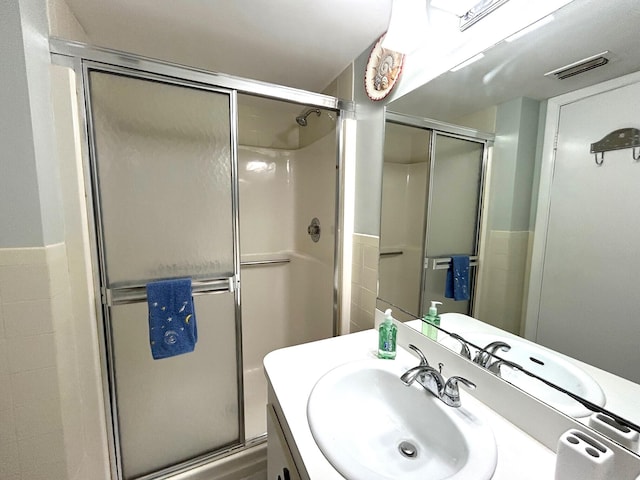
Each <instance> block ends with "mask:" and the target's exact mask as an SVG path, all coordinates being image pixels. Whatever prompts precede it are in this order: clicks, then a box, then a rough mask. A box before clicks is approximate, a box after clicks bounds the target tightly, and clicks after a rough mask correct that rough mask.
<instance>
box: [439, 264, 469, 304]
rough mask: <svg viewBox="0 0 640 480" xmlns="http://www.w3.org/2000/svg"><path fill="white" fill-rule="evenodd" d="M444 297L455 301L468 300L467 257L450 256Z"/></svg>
mask: <svg viewBox="0 0 640 480" xmlns="http://www.w3.org/2000/svg"><path fill="white" fill-rule="evenodd" d="M444 296H445V297H446V298H453V299H454V300H456V301H459V300H469V256H468V255H452V256H451V266H450V267H449V270H447V280H446V283H445V288H444Z"/></svg>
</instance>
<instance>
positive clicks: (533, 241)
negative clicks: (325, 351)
mask: <svg viewBox="0 0 640 480" xmlns="http://www.w3.org/2000/svg"><path fill="white" fill-rule="evenodd" d="M639 20H640V12H639V11H638V6H637V2H636V1H634V0H620V1H616V2H599V1H595V0H574V1H573V2H570V3H569V4H567V5H566V6H565V7H563V8H562V9H560V10H558V11H557V12H555V13H554V14H553V17H551V18H547V19H545V21H544V22H539V25H538V26H539V28H537V29H535V30H534V29H531V30H529V31H528V33H527V35H525V36H521V37H519V38H516V37H513V38H511V39H507V40H510V41H503V42H500V43H498V44H496V45H494V46H493V47H492V48H490V49H488V50H487V51H485V52H484V58H482V59H481V60H479V61H477V62H475V63H473V64H470V65H469V66H467V67H466V68H463V69H461V70H458V71H456V72H446V73H444V74H442V75H441V76H440V77H438V78H435V79H434V80H432V81H430V82H429V83H427V84H425V85H424V86H423V87H421V88H419V89H417V90H415V91H413V92H411V93H409V94H407V95H405V96H404V97H402V98H400V99H398V100H396V101H394V102H392V103H391V104H390V105H389V106H388V109H389V110H390V111H392V112H400V113H402V114H405V115H409V116H414V117H419V118H423V119H424V118H430V119H436V120H437V121H441V122H448V123H451V124H456V125H462V126H465V127H470V128H474V129H477V130H481V131H485V132H492V133H495V143H494V145H493V148H492V152H491V158H490V168H489V170H490V175H489V177H488V178H487V179H486V182H485V185H484V186H485V187H486V192H485V195H484V198H483V206H482V209H481V217H482V228H481V229H480V236H479V239H478V245H477V248H478V255H479V257H480V265H479V266H478V267H477V274H476V282H475V285H474V288H473V295H474V298H473V302H472V303H473V305H472V310H471V313H472V317H474V318H473V320H474V322H475V323H471V324H467V325H464V326H462V325H457V326H455V325H449V328H454V329H455V328H458V330H452V331H454V332H455V333H457V334H459V335H460V336H462V337H464V338H466V339H467V340H469V343H471V344H473V343H475V342H473V341H471V340H470V338H471V337H473V336H475V337H476V341H478V342H480V344H482V343H484V342H485V341H486V342H487V343H490V342H489V338H488V337H483V338H482V341H480V338H479V337H477V335H479V334H481V333H482V334H487V335H489V334H490V335H493V336H492V337H491V339H494V338H495V340H498V339H505V338H511V339H512V343H514V345H516V342H518V340H522V339H521V338H518V337H516V335H519V336H524V337H526V339H527V341H531V342H537V343H538V344H539V345H535V344H533V343H532V344H531V346H530V348H531V349H535V348H539V349H544V348H546V347H548V349H546V350H540V351H544V352H545V354H546V353H548V352H547V350H548V351H549V352H551V353H549V355H554V356H553V357H549V358H552V359H553V360H554V361H555V360H557V359H561V360H562V361H564V360H566V361H567V362H570V363H571V364H572V365H574V366H577V368H579V369H580V371H582V372H586V373H587V374H588V375H589V376H590V377H592V378H593V379H594V380H595V382H596V383H597V384H598V385H599V387H600V388H601V389H602V390H603V391H604V397H605V399H604V408H605V409H606V410H607V411H609V412H610V413H611V414H612V415H613V416H614V417H617V418H621V419H626V421H627V422H628V423H630V424H633V425H638V424H640V400H639V399H640V386H639V385H638V383H639V382H640V369H638V368H637V365H638V364H639V363H640V350H638V344H640V322H638V321H637V314H638V312H640V297H638V296H637V295H636V294H635V291H634V285H635V283H636V282H637V272H638V271H639V270H640V256H638V255H636V253H635V249H636V248H637V245H638V244H639V243H640V229H639V228H638V227H637V225H636V223H637V222H635V221H634V220H633V219H634V218H635V217H636V215H637V213H636V212H637V211H638V208H639V207H640V193H638V189H637V177H638V175H639V174H640V172H639V171H638V168H639V164H638V163H637V162H634V161H633V160H632V159H631V153H630V151H626V150H620V151H615V152H607V153H606V155H605V162H604V164H603V165H602V166H600V167H598V166H597V165H596V164H595V162H594V157H593V155H591V154H590V153H589V147H590V143H594V142H597V141H599V140H600V139H602V138H603V137H605V136H606V135H607V134H609V133H610V132H611V131H614V130H616V129H620V128H627V127H635V128H640V124H639V123H638V121H637V111H638V109H639V108H640V104H639V103H640V101H639V100H638V99H640V74H635V76H634V75H631V76H629V77H623V76H625V75H629V74H633V72H638V71H640V51H639V50H638V49H637V45H638V44H640V29H638V28H637V24H638V21H639ZM594 32H601V33H602V34H594ZM602 52H607V57H608V59H609V61H608V62H606V63H604V62H603V66H601V67H599V68H594V69H590V70H586V71H585V72H583V73H581V74H579V75H573V76H570V77H568V78H566V79H564V80H559V79H556V78H553V76H545V75H544V74H545V73H547V72H551V71H553V70H557V69H559V68H560V67H562V66H563V65H569V64H572V63H575V62H576V61H579V60H581V59H585V58H588V57H591V56H593V55H594V54H599V53H602ZM616 78H623V79H621V80H619V82H618V83H617V84H615V85H613V86H609V87H594V88H593V89H592V90H591V91H590V92H588V94H584V95H583V97H584V98H585V99H584V101H583V100H582V97H576V98H574V99H573V100H571V101H568V100H567V101H566V102H565V103H564V104H561V103H558V102H559V101H558V102H555V103H554V102H549V103H547V99H549V98H552V97H556V96H558V95H563V94H567V93H568V92H573V91H577V90H579V89H582V88H585V87H590V86H593V85H599V84H601V83H602V82H605V81H611V80H612V79H616ZM623 87H624V88H623ZM616 92H617V93H616ZM616 95H617V96H616ZM547 109H549V112H547ZM560 112H562V116H561V115H560ZM547 115H548V116H547ZM547 118H548V121H547ZM560 118H566V119H569V120H570V121H569V123H563V124H560V123H561V122H560V121H559V119H560ZM545 122H546V123H545ZM558 126H559V127H558ZM545 127H546V130H547V131H545ZM557 128H560V129H561V132H560V141H559V142H558V143H557V144H556V143H555V135H556V134H557V133H558V130H557ZM556 148H557V158H556V155H555V151H556ZM428 153H432V151H428ZM425 156H426V153H425ZM554 162H555V163H554ZM554 172H555V173H554ZM554 175H555V177H554ZM558 179H559V180H560V182H556V180H558ZM385 181H386V177H385ZM429 183H430V182H428V183H427V185H429ZM389 185H390V184H389V183H387V186H386V187H385V192H384V194H385V195H386V194H387V192H388V190H390V188H387V187H389ZM396 195H399V194H398V193H397V192H396ZM539 197H540V198H539ZM426 198H428V197H426ZM538 201H540V202H541V203H540V205H541V206H542V207H541V208H538ZM383 202H384V198H383ZM425 205H427V203H426V202H425ZM445 214H446V212H445ZM383 216H384V213H383ZM426 218H427V219H428V213H427V214H426ZM449 218H450V219H451V217H449ZM451 221H452V222H453V221H454V219H451ZM427 224H428V221H427ZM534 227H535V233H536V235H535V238H534V235H533V233H534ZM424 228H425V229H426V226H425V227H424ZM385 234H386V230H383V231H382V232H381V244H382V245H383V246H384V242H385V239H384V237H385ZM449 253H458V252H455V251H453V250H451V251H450V252H449ZM384 261H385V259H381V261H380V262H381V263H380V275H381V278H380V297H381V298H385V297H384V294H385V290H384V289H383V284H384V283H385V280H384V279H383V278H382V276H383V275H384V274H385V272H386V270H388V269H387V266H385V265H384V263H383V262H384ZM423 266H424V258H420V259H419V260H418V267H419V268H422V267H423ZM398 268H400V267H398ZM401 273H402V271H400V273H398V272H396V274H397V275H400V274H401ZM413 275H414V276H415V273H414V274H413ZM549 280H554V281H551V282H549ZM440 290H441V288H440ZM418 291H419V292H421V291H422V290H418ZM603 296H604V297H605V298H602V297H603ZM396 298H398V299H399V298H400V297H396ZM424 300H427V301H428V300H431V299H430V298H427V299H424ZM399 301H400V300H399ZM392 303H394V302H392ZM398 305H399V306H401V307H402V306H403V304H402V303H398ZM527 305H528V307H527ZM421 306H422V305H421V304H420V303H419V304H418V308H419V309H418V310H416V306H415V294H414V299H413V304H411V306H408V307H407V308H406V310H407V311H408V312H410V313H411V314H413V316H414V317H421V316H422V315H423V314H424V313H425V311H424V310H423V309H422V308H420V307H421ZM456 311H457V310H456V302H452V301H451V300H448V303H445V304H444V305H443V306H442V307H441V309H440V312H441V313H442V312H456ZM416 312H417V315H416V314H415V313H416ZM455 317H456V315H455V314H452V313H444V314H443V316H442V323H441V325H442V327H443V328H444V329H448V325H447V324H448V323H455V322H449V320H452V319H454V318H455ZM459 317H461V316H459ZM407 319H408V318H407ZM447 337H448V342H450V346H451V348H454V349H455V350H456V351H458V352H459V351H460V350H461V343H460V342H459V341H458V340H455V339H452V338H450V337H449V336H447ZM467 337H468V338H467ZM507 343H508V342H507ZM525 345H527V344H526V343H525ZM485 346H486V344H485V345H479V346H478V347H485ZM471 350H473V349H471ZM515 350H516V349H515V347H512V348H511V350H510V351H509V352H503V351H501V352H497V353H496V356H498V357H501V356H503V355H504V360H506V361H509V358H508V355H509V353H513V354H515ZM512 351H513V352H512ZM531 351H533V350H531ZM540 351H538V350H536V353H539V352H540ZM531 357H533V358H537V359H538V360H540V358H538V357H536V356H534V355H531ZM513 361H514V362H516V363H518V362H517V361H516V360H513ZM542 361H543V363H546V362H544V360H542ZM556 363H557V362H556ZM558 364H559V363H558ZM562 365H565V364H564V363H562ZM521 366H522V368H523V370H526V371H529V370H528V368H525V367H526V366H523V365H521ZM538 366H540V365H538ZM546 366H548V365H546ZM540 367H542V366H540ZM556 367H557V366H556ZM529 368H531V370H533V369H534V367H533V365H530V366H529ZM496 369H497V370H498V371H499V372H500V373H501V376H502V377H503V378H505V379H506V378H507V377H508V376H509V375H510V373H509V372H510V371H512V370H513V369H512V368H510V367H504V365H499V366H497V367H496ZM549 370H550V369H544V368H543V369H542V370H541V371H539V373H540V376H541V377H543V378H552V377H553V375H550V374H549V372H548V371H549ZM560 371H561V369H560V367H557V368H555V372H554V373H558V372H560ZM569 371H570V369H568V368H565V369H564V370H562V371H561V373H562V374H561V375H560V374H558V375H556V376H555V377H553V378H554V382H557V383H558V387H560V388H562V389H565V390H567V391H571V387H572V385H571V382H574V380H575V378H576V377H577V376H578V374H577V373H575V371H573V373H572V374H570V373H568V372H569ZM543 374H544V375H543ZM512 380H513V378H512ZM513 383H516V381H515V380H514V381H513ZM587 383H589V382H588V381H587V380H583V381H582V382H581V386H582V387H585V391H584V392H587V391H588V390H589V389H588V388H586V384H587ZM592 390H593V389H592ZM584 392H583V394H584V395H585V396H588V393H584ZM540 396H541V397H542V395H540ZM547 401H548V402H549V403H550V404H553V400H552V399H547ZM594 403H598V402H594ZM576 416H578V415H576ZM580 418H581V420H582V421H584V422H585V423H589V424H590V425H591V424H592V423H593V424H594V425H595V424H596V423H597V422H598V421H599V420H598V419H596V418H594V416H589V417H580ZM605 423H606V422H605ZM601 428H604V427H602V426H601ZM629 448H631V449H637V443H636V446H635V447H633V446H630V447H629Z"/></svg>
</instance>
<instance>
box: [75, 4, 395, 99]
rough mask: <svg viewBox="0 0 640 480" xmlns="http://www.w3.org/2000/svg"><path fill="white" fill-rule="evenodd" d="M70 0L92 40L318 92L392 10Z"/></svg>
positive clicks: (365, 44)
mask: <svg viewBox="0 0 640 480" xmlns="http://www.w3.org/2000/svg"><path fill="white" fill-rule="evenodd" d="M66 1H67V3H68V5H69V7H70V9H71V11H72V12H73V13H74V14H75V16H76V18H77V19H78V21H79V22H80V24H81V25H82V27H83V28H84V30H85V32H86V33H87V35H88V37H89V40H90V42H91V43H92V44H93V45H97V46H100V47H106V48H111V49H115V50H122V51H127V52H132V53H136V54H140V55H144V56H148V57H152V58H157V59H161V60H165V61H169V62H175V63H180V64H184V65H189V66H193V67H198V68H203V69H206V70H210V71H217V72H222V73H227V74H230V75H236V76H241V77H245V78H251V79H256V80H261V81H265V82H271V83H276V84H279V85H286V86H290V87H295V88H301V89H305V90H310V91H315V92H320V91H322V90H323V89H324V88H325V87H326V86H327V85H328V84H329V83H331V81H332V80H334V79H335V78H336V77H337V76H338V75H339V74H340V73H341V72H342V71H343V70H344V69H345V68H346V67H347V66H348V65H349V64H350V63H351V61H352V60H353V59H355V58H356V57H358V56H359V55H360V54H361V53H362V52H363V51H365V50H366V49H368V48H369V47H370V45H371V44H372V43H373V42H374V41H375V40H376V39H377V38H378V37H379V36H380V35H382V33H384V32H385V31H386V29H387V25H388V22H389V17H390V14H391V0H375V1H371V0H348V1H345V0H322V1H309V0H181V1H179V2H178V1H176V0H108V1H105V0H66Z"/></svg>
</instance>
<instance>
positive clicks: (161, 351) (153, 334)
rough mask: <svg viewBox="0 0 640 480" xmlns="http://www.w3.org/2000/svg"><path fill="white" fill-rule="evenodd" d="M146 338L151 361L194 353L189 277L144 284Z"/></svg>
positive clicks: (194, 322)
mask: <svg viewBox="0 0 640 480" xmlns="http://www.w3.org/2000/svg"><path fill="white" fill-rule="evenodd" d="M147 303H148V306H149V341H150V343H151V354H152V355H153V358H154V360H158V359H161V358H167V357H173V356H174V355H181V354H183V353H189V352H193V349H194V348H195V346H196V342H197V341H198V328H197V326H196V315H195V311H194V309H193V296H192V293H191V279H190V278H176V279H173V280H160V281H158V282H150V283H148V284H147Z"/></svg>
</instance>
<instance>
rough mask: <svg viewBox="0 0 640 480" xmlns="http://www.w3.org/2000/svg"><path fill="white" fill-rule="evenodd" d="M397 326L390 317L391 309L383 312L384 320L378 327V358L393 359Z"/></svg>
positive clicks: (394, 356)
mask: <svg viewBox="0 0 640 480" xmlns="http://www.w3.org/2000/svg"><path fill="white" fill-rule="evenodd" d="M397 334H398V327H396V325H395V324H394V323H393V321H392V318H391V309H390V308H389V309H387V310H385V312H384V322H382V323H381V324H380V328H379V329H378V358H384V359H388V360H393V359H394V358H396V335H397Z"/></svg>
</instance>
